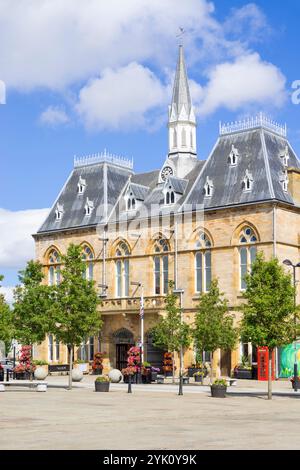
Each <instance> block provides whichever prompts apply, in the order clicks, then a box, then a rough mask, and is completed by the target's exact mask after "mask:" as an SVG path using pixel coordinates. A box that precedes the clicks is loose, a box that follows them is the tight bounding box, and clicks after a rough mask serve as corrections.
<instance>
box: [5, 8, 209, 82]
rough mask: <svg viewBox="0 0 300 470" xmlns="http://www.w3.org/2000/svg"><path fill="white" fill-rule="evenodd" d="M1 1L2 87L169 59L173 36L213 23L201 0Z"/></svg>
mask: <svg viewBox="0 0 300 470" xmlns="http://www.w3.org/2000/svg"><path fill="white" fill-rule="evenodd" d="M174 6H175V5H174V0H164V1H161V0H151V1H149V0H110V1H109V2H105V1H99V0H89V1H88V2H83V1H82V0H64V1H61V0H51V1H49V0H30V1H28V0H18V1H15V2H14V8H12V0H0V44H1V45H2V47H1V56H0V71H1V79H3V80H4V81H5V82H6V83H7V86H9V87H16V88H18V89H21V90H22V89H32V88H34V87H40V86H42V87H48V88H51V89H63V88H64V87H67V86H69V85H71V84H74V83H76V82H78V81H82V80H87V79H89V78H90V77H91V76H94V75H95V74H97V73H98V72H99V70H100V71H101V70H103V69H104V68H107V67H112V68H115V67H122V66H124V65H127V64H128V63H130V62H133V61H137V62H144V61H155V62H156V63H160V64H164V65H165V64H166V63H167V62H168V63H169V65H171V63H172V54H171V52H172V51H173V50H174V42H175V35H176V33H177V31H178V27H179V26H181V25H183V26H184V27H185V28H186V29H187V30H188V31H189V32H190V34H189V39H187V41H189V42H193V40H194V38H196V37H199V36H205V35H206V34H209V33H210V32H211V31H212V30H214V29H215V28H216V24H215V21H214V20H213V18H212V16H211V15H212V11H213V7H212V4H211V3H209V2H207V1H206V0H185V1H184V2H182V1H177V2H176V8H174Z"/></svg>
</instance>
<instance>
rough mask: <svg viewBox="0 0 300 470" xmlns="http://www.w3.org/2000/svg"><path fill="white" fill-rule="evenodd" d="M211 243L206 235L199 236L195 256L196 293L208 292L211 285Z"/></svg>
mask: <svg viewBox="0 0 300 470" xmlns="http://www.w3.org/2000/svg"><path fill="white" fill-rule="evenodd" d="M211 246H212V244H211V241H210V239H209V238H208V236H207V235H206V233H204V232H201V233H200V234H199V238H198V241H197V243H196V249H197V250H199V251H197V253H196V255H195V271H196V272H195V287H196V292H199V293H203V292H208V291H209V289H210V285H211V278H212V277H211Z"/></svg>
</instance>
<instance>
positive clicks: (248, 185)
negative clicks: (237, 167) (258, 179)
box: [243, 170, 253, 191]
mask: <svg viewBox="0 0 300 470" xmlns="http://www.w3.org/2000/svg"><path fill="white" fill-rule="evenodd" d="M243 186H244V191H252V187H253V176H252V174H251V173H250V172H249V171H248V170H246V175H245V178H244V180H243Z"/></svg>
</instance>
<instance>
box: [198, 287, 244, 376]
mask: <svg viewBox="0 0 300 470" xmlns="http://www.w3.org/2000/svg"><path fill="white" fill-rule="evenodd" d="M228 312H229V308H228V301H227V299H225V298H224V294H223V293H221V292H220V289H219V285H218V281H217V280H216V279H214V280H213V281H212V283H211V286H210V289H209V292H207V293H206V294H203V295H201V296H200V302H199V305H198V309H197V313H196V315H195V323H194V328H193V338H194V343H195V346H196V348H197V349H198V350H199V351H207V352H210V353H211V354H213V353H214V352H215V351H216V350H217V349H225V350H227V349H233V348H234V347H235V345H236V342H237V337H238V330H237V328H235V327H234V324H233V323H234V322H233V317H232V315H229V313H228ZM211 373H212V370H211Z"/></svg>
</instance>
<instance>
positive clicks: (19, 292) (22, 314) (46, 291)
mask: <svg viewBox="0 0 300 470" xmlns="http://www.w3.org/2000/svg"><path fill="white" fill-rule="evenodd" d="M43 278H44V274H43V266H42V264H41V263H40V262H39V261H29V262H28V263H27V266H26V268H25V269H24V270H23V271H20V272H19V281H20V285H19V286H17V287H16V289H15V291H14V305H13V330H14V338H15V339H17V340H18V341H19V342H20V343H22V344H25V345H32V344H35V343H38V344H39V343H41V342H42V341H44V339H45V336H46V334H47V333H49V331H50V330H51V317H50V315H49V312H50V305H51V289H50V288H49V287H48V286H46V285H43V284H42V280H43Z"/></svg>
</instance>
